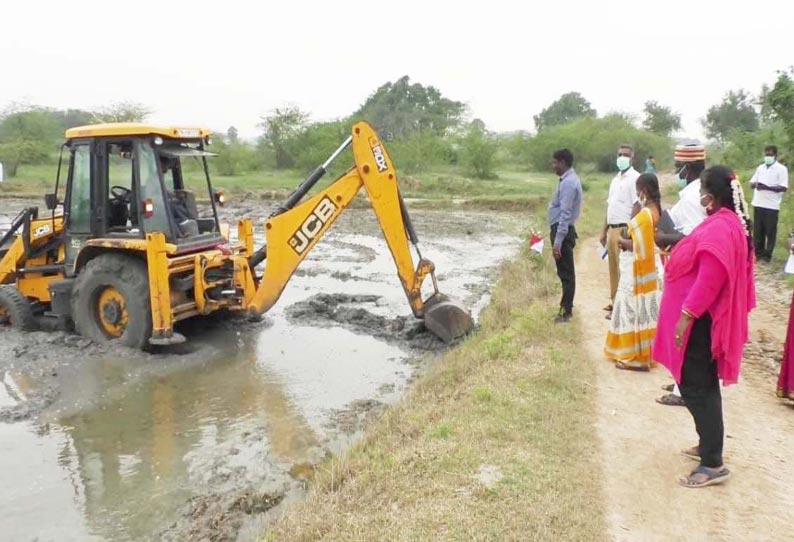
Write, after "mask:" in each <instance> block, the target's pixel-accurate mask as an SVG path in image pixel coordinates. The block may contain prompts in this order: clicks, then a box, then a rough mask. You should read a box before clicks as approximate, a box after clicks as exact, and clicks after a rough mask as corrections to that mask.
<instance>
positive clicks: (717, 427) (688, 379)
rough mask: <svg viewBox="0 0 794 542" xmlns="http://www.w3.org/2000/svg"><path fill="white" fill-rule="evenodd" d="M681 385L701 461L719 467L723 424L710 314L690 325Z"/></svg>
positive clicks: (723, 434)
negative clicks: (695, 433)
mask: <svg viewBox="0 0 794 542" xmlns="http://www.w3.org/2000/svg"><path fill="white" fill-rule="evenodd" d="M680 388H681V397H682V398H683V399H684V403H686V407H687V409H689V413H690V414H692V417H693V418H694V419H695V429H696V430H697V433H698V436H699V437H700V443H699V444H698V448H699V450H700V464H701V465H703V466H704V467H710V468H715V467H721V466H722V445H723V439H724V436H725V427H724V426H723V422H722V395H721V393H720V380H719V378H718V377H717V364H716V362H715V361H714V359H713V358H712V355H711V316H709V315H708V314H705V315H704V316H703V317H702V318H699V319H697V320H695V323H694V324H693V327H692V333H691V335H690V336H689V343H688V344H687V347H686V352H684V366H683V368H682V370H681V386H680Z"/></svg>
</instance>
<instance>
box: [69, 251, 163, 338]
mask: <svg viewBox="0 0 794 542" xmlns="http://www.w3.org/2000/svg"><path fill="white" fill-rule="evenodd" d="M72 320H74V325H75V329H76V330H77V332H78V333H79V334H80V335H82V336H84V337H88V338H89V339H92V340H94V341H97V342H105V341H110V340H119V341H121V342H122V343H123V344H125V345H126V346H130V347H132V348H144V347H146V346H148V344H149V337H151V334H152V314H151V305H150V301H149V275H148V271H147V269H146V264H145V263H144V262H142V261H141V260H139V259H137V258H134V257H133V256H127V255H125V254H103V255H101V256H97V257H96V258H94V259H93V260H91V261H90V262H88V263H87V264H86V266H85V267H84V268H83V269H82V271H80V274H79V275H78V276H77V279H76V280H75V282H74V288H73V289H72Z"/></svg>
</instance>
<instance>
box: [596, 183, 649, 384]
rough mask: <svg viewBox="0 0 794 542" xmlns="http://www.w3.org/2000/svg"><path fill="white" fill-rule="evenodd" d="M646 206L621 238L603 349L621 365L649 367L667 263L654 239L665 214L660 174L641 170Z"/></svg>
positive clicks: (641, 198) (640, 195)
mask: <svg viewBox="0 0 794 542" xmlns="http://www.w3.org/2000/svg"><path fill="white" fill-rule="evenodd" d="M637 196H638V198H639V201H640V204H641V205H642V209H641V210H640V212H639V213H637V215H635V216H634V218H632V219H631V221H630V222H629V225H628V228H627V232H626V235H624V239H621V248H622V249H623V252H621V254H620V263H619V265H620V282H619V283H618V291H617V293H616V294H615V301H614V303H613V309H612V318H611V319H610V321H609V332H608V333H607V339H606V345H605V346H604V354H605V355H606V357H607V358H608V359H609V360H610V361H613V362H615V366H616V367H617V368H618V369H629V370H635V371H648V370H650V368H651V366H652V365H653V362H652V361H651V346H652V345H653V340H654V338H655V337H656V322H657V320H658V319H659V299H660V297H661V284H662V278H663V277H662V273H663V268H662V264H661V259H660V257H659V252H658V250H657V248H656V243H655V241H654V239H655V234H656V224H657V223H658V222H659V216H660V215H661V212H662V208H661V194H660V192H659V179H657V177H656V175H654V174H653V173H643V174H642V175H640V176H639V178H638V179H637Z"/></svg>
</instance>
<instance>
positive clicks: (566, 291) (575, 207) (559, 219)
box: [549, 149, 582, 323]
mask: <svg viewBox="0 0 794 542" xmlns="http://www.w3.org/2000/svg"><path fill="white" fill-rule="evenodd" d="M552 167H553V168H554V173H556V174H557V175H558V176H559V178H560V179H559V181H558V183H557V190H556V191H555V192H554V197H553V198H552V200H551V203H549V225H550V226H551V237H550V238H551V239H552V241H553V243H554V245H553V248H552V252H553V254H554V260H555V261H556V262H557V276H559V277H560V282H562V300H561V301H560V312H559V314H558V315H557V317H556V318H555V319H554V321H555V322H556V323H565V322H568V321H570V319H571V317H572V316H573V297H574V294H575V293H576V272H575V270H574V264H573V247H574V246H576V228H575V227H574V224H575V223H576V220H577V219H578V218H579V213H580V212H581V210H582V182H581V181H580V180H579V176H578V175H577V174H576V171H574V169H573V154H572V153H571V151H569V150H568V149H560V150H558V151H555V152H554V154H553V159H552Z"/></svg>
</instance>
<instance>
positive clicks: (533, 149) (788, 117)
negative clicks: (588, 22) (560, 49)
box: [0, 70, 794, 179]
mask: <svg viewBox="0 0 794 542" xmlns="http://www.w3.org/2000/svg"><path fill="white" fill-rule="evenodd" d="M468 113H469V112H468V109H467V107H466V105H465V104H464V103H463V102H460V101H456V100H453V99H451V98H448V97H446V96H444V95H443V94H442V93H441V92H440V91H439V90H438V89H436V88H435V87H433V86H425V85H422V84H420V83H416V82H412V81H411V80H410V78H409V77H408V76H404V77H402V78H400V79H398V80H396V81H394V82H388V83H386V84H384V85H382V86H380V87H379V88H377V89H376V90H375V91H374V92H373V93H372V94H370V95H369V97H368V98H367V99H366V100H365V102H364V103H363V104H362V105H361V106H360V107H359V108H358V109H357V110H356V111H354V112H352V113H351V114H350V115H349V116H347V117H344V118H340V119H336V120H332V121H322V122H312V121H311V116H310V113H309V112H307V111H303V110H301V109H300V108H298V107H295V106H285V107H280V108H276V109H274V110H272V111H270V112H269V113H268V114H267V115H265V116H263V117H262V118H261V119H260V123H259V124H258V127H259V129H260V136H259V137H258V138H257V139H256V140H254V141H249V140H243V139H242V138H240V137H239V136H238V132H237V129H236V128H235V127H233V126H232V127H229V128H228V129H227V130H226V131H225V132H224V133H219V134H216V135H215V137H214V144H213V150H214V152H216V153H217V154H218V157H217V158H216V159H215V160H213V162H212V163H213V167H214V168H215V169H216V171H217V172H218V173H220V174H222V175H231V176H233V175H238V174H242V173H246V172H251V171H258V170H264V169H301V170H306V171H308V170H310V169H312V168H313V167H315V166H316V165H317V164H319V163H322V162H323V161H324V160H325V158H326V157H327V156H328V155H329V154H330V153H331V152H332V151H333V150H334V149H335V148H336V147H337V146H338V145H339V143H340V142H342V141H343V140H344V139H345V138H346V137H347V135H348V134H349V133H350V129H351V127H352V124H353V123H354V122H356V121H358V120H361V119H364V120H367V121H369V122H371V123H372V124H373V125H374V126H375V128H376V129H377V130H378V133H379V134H380V135H381V137H383V138H384V139H386V140H387V142H388V147H389V149H390V151H391V153H392V155H393V156H394V160H395V162H396V164H397V167H398V169H399V170H400V171H402V172H405V173H409V174H411V173H417V172H421V171H426V170H428V169H432V168H436V167H443V166H456V167H459V168H461V169H462V170H463V171H464V172H465V173H466V174H467V175H470V176H472V177H475V178H479V179H489V178H493V177H495V176H496V173H495V172H496V170H497V169H498V168H500V167H510V168H518V169H525V170H537V171H543V170H547V169H548V166H549V157H550V155H551V153H552V152H553V150H555V149H557V148H560V147H568V148H570V149H571V150H572V151H573V152H574V154H575V156H576V158H577V162H578V164H579V165H580V166H584V167H592V168H595V169H598V170H600V171H612V170H613V169H614V167H615V166H614V154H615V149H616V148H617V147H618V145H620V144H621V143H630V144H632V146H633V147H634V149H635V154H636V158H635V160H637V162H638V163H637V164H636V165H637V166H638V167H641V166H642V164H641V162H642V161H644V160H645V158H646V157H647V156H649V155H653V156H654V157H655V158H656V160H657V164H659V165H660V166H662V167H664V166H665V165H671V164H670V161H671V160H672V147H673V145H674V141H673V139H672V138H671V135H672V134H674V133H675V132H676V131H677V130H679V129H680V128H681V116H680V114H678V113H676V112H675V111H673V110H672V109H671V108H670V107H667V106H665V105H663V104H660V103H659V102H657V101H653V100H650V101H647V102H646V103H645V104H644V108H643V113H642V116H641V118H636V117H634V116H631V115H627V114H624V113H619V112H618V113H608V114H606V115H599V114H598V112H597V111H596V110H595V109H594V108H593V107H592V105H591V103H590V102H589V101H588V100H587V99H586V98H585V97H583V96H582V95H581V94H579V93H577V92H569V93H566V94H563V95H562V96H560V97H559V98H558V99H557V100H555V101H554V102H553V103H551V104H550V105H549V106H548V107H546V108H544V109H543V110H542V111H540V112H539V113H538V114H537V115H535V116H534V117H533V119H534V123H535V132H534V133H530V132H529V131H521V132H516V133H509V134H505V133H495V132H492V131H490V130H488V128H487V126H486V125H485V123H484V122H483V121H482V120H480V119H470V118H469V115H468ZM149 114H150V111H149V110H148V109H147V108H146V107H145V106H142V105H140V104H136V103H129V102H122V103H116V104H112V105H109V106H107V107H103V108H98V109H97V110H95V111H83V110H77V109H68V110H56V109H51V108H45V107H37V106H26V105H19V104H13V105H12V106H10V107H9V108H7V109H6V110H5V111H4V112H3V113H2V114H0V161H2V162H3V163H4V164H5V168H6V175H8V176H14V175H16V171H17V168H18V167H19V166H20V165H25V164H39V163H46V162H48V161H51V160H52V159H53V155H54V153H55V151H56V150H57V148H58V145H59V144H60V142H61V141H62V139H63V131H64V130H65V129H67V128H70V127H73V126H78V125H81V124H91V123H95V122H118V121H142V120H144V119H145V118H146V117H147V116H148V115H149ZM702 123H703V127H704V131H705V133H706V135H707V137H708V138H709V139H710V140H711V142H712V143H711V145H712V156H716V157H719V158H720V159H722V160H724V161H725V162H726V163H729V164H730V165H732V166H733V167H734V168H737V169H743V168H749V167H751V166H752V165H754V164H755V163H756V162H757V161H758V157H759V155H760V154H761V153H762V149H763V147H764V146H765V145H767V144H776V145H778V147H780V148H781V150H782V151H783V153H782V154H783V155H784V156H794V70H788V71H781V72H779V73H778V77H777V80H776V82H775V83H774V85H771V86H763V87H761V89H760V91H759V92H758V93H757V94H751V93H750V92H748V91H746V90H744V89H737V90H731V91H729V92H728V93H726V95H725V96H724V97H723V98H722V100H721V101H720V103H718V104H715V105H714V106H712V107H711V108H709V110H708V111H706V113H705V115H704V117H703V119H702Z"/></svg>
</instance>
